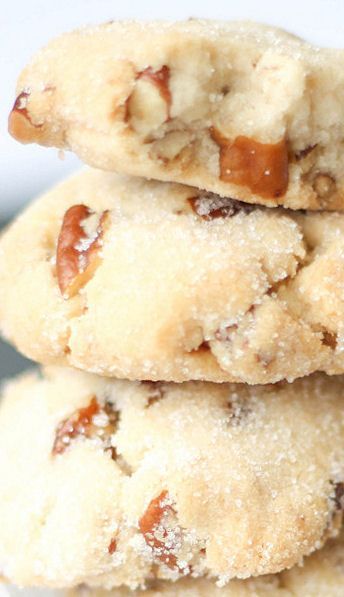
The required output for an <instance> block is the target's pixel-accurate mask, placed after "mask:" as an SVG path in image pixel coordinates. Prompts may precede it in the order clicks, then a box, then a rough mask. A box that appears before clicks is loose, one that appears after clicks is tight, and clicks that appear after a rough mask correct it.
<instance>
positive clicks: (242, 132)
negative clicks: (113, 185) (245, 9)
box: [9, 20, 344, 210]
mask: <svg viewBox="0 0 344 597" xmlns="http://www.w3.org/2000/svg"><path fill="white" fill-rule="evenodd" d="M343 94H344V51H343V50H333V49H332V50H330V49H321V48H317V47H314V46H312V45H311V44H308V43H306V42H304V41H303V40H301V39H298V38H296V37H294V36H292V35H290V34H288V33H286V32H284V31H282V30H280V29H276V28H273V27H268V26H265V25H260V24H255V23H240V22H234V23H226V22H223V23H220V22H216V21H198V20H190V21H187V22H179V23H166V22H152V23H146V22H145V23H138V22H112V23H106V24H104V25H100V26H97V27H89V28H84V29H80V30H78V31H75V32H73V33H68V34H65V35H63V36H61V37H59V38H57V39H56V40H53V41H52V42H51V43H50V44H48V46H47V47H46V48H44V49H43V50H41V52H39V53H38V54H37V56H35V57H34V59H33V60H32V62H31V63H30V64H29V65H28V66H27V67H26V68H25V69H24V71H23V73H22V74H21V76H20V78H19V81H18V86H17V98H16V101H15V103H14V106H13V110H12V112H11V114H10V118H9V130H10V132H11V134H12V135H13V136H14V137H15V138H17V139H18V140H19V141H22V142H23V143H30V142H37V143H41V144H43V145H53V146H57V147H60V148H66V149H71V150H72V151H74V152H76V153H77V154H78V155H79V156H80V157H81V159H83V160H85V161H86V162H87V163H89V164H90V165H92V166H96V167H99V168H102V169H105V170H115V171H120V172H123V173H126V174H132V175H136V176H148V177H150V178H156V179H158V180H167V181H174V182H183V183H186V184H190V185H194V186H196V187H198V188H202V189H207V190H208V191H212V192H216V193H219V194H221V195H224V196H229V197H234V198H236V199H239V200H243V201H245V202H248V203H261V204H265V205H268V206H277V205H283V206H286V207H290V208H293V209H299V208H307V209H331V210H334V209H343V207H344V190H343V186H344V183H343V172H344V157H343V151H342V143H343V141H342V140H343V136H344V108H343V106H344V102H343Z"/></svg>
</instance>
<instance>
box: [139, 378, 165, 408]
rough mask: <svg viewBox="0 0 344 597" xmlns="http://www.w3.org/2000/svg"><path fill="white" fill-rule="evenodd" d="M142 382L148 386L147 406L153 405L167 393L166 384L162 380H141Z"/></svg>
mask: <svg viewBox="0 0 344 597" xmlns="http://www.w3.org/2000/svg"><path fill="white" fill-rule="evenodd" d="M141 384H142V385H143V386H144V387H146V388H147V390H148V396H147V405H146V408H149V407H150V406H152V404H155V403H156V402H159V400H161V399H162V398H163V397H164V395H165V384H164V382H162V381H150V380H145V381H141Z"/></svg>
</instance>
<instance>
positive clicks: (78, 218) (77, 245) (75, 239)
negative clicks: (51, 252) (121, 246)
mask: <svg viewBox="0 0 344 597" xmlns="http://www.w3.org/2000/svg"><path fill="white" fill-rule="evenodd" d="M92 216H95V212H93V211H92V210H91V209H90V208H89V207H87V206H86V205H73V206H72V207H70V208H69V209H68V210H67V211H66V213H65V215H64V218H63V222H62V226H61V230H60V234H59V238H58V242H57V251H56V272H57V280H58V285H59V288H60V291H61V293H62V294H63V296H64V297H66V298H71V297H73V296H75V295H76V294H77V292H78V291H79V290H80V289H81V288H82V287H83V286H84V285H85V284H86V283H87V282H88V281H89V280H90V279H91V277H92V276H93V274H94V272H95V270H96V268H97V267H98V265H99V250H100V247H101V244H102V238H103V233H104V227H105V222H106V219H107V216H108V212H107V211H104V212H103V213H102V214H101V216H100V217H99V219H97V222H96V225H95V226H94V228H93V230H92V231H89V230H87V227H86V223H87V221H88V220H89V219H90V218H91V217H92Z"/></svg>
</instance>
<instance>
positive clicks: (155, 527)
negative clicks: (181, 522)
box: [139, 490, 177, 568]
mask: <svg viewBox="0 0 344 597" xmlns="http://www.w3.org/2000/svg"><path fill="white" fill-rule="evenodd" d="M169 513H174V509H173V507H172V506H171V504H170V503H169V495H168V492H167V491H166V490H164V491H162V492H161V493H160V495H158V496H157V497H156V498H154V499H153V500H152V501H151V502H150V503H149V505H148V508H147V510H146V511H145V513H144V514H143V516H142V517H141V518H140V520H139V529H140V531H141V533H142V535H143V536H144V539H145V541H146V543H147V545H149V546H150V547H151V548H152V550H153V554H154V555H155V557H157V559H158V560H160V561H161V562H163V563H164V564H166V565H167V566H169V568H175V567H176V565H177V558H176V556H175V555H174V554H173V553H171V547H170V545H168V546H167V544H166V541H165V539H166V537H167V531H166V530H164V528H163V522H164V518H165V517H166V516H167V515H168V514H169ZM158 535H159V536H161V537H162V538H161V539H160V538H159V537H158Z"/></svg>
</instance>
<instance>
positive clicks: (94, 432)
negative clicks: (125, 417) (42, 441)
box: [52, 396, 118, 455]
mask: <svg viewBox="0 0 344 597" xmlns="http://www.w3.org/2000/svg"><path fill="white" fill-rule="evenodd" d="M96 417H98V419H100V420H98V421H97V419H96ZM117 421H118V413H117V411H115V410H114V409H113V407H112V404H110V403H109V402H106V403H105V405H104V406H101V405H100V404H99V402H98V400H97V398H96V397H95V396H92V398H91V400H90V403H89V404H88V405H87V406H85V407H84V408H79V409H78V410H76V411H75V412H74V413H72V414H71V415H70V417H68V418H67V419H65V420H64V421H62V422H61V423H60V424H59V425H58V427H57V429H56V434H55V441H54V445H53V449H52V453H53V454H54V455H55V454H63V452H65V450H66V449H67V448H68V446H69V445H70V443H71V441H72V440H73V439H76V438H77V437H79V436H84V437H86V438H88V439H92V438H95V437H97V438H99V439H100V440H101V441H102V444H103V448H104V450H105V451H110V452H111V455H112V450H113V448H112V446H111V435H112V434H113V433H114V431H115V428H116V424H117Z"/></svg>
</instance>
